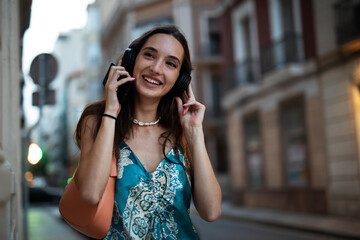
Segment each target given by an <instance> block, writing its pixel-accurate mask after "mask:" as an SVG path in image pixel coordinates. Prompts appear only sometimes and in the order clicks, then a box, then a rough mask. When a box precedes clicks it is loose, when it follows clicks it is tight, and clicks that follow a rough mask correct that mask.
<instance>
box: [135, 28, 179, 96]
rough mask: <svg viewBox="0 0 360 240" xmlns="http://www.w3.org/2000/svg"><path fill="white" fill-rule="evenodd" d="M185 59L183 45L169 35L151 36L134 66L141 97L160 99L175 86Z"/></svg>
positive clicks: (137, 88)
mask: <svg viewBox="0 0 360 240" xmlns="http://www.w3.org/2000/svg"><path fill="white" fill-rule="evenodd" d="M183 58H184V49H183V47H182V45H181V43H180V42H179V41H178V40H177V39H176V38H174V37H173V36H172V35H169V34H163V33H160V34H155V35H153V36H151V37H150V38H149V39H148V40H147V41H146V43H145V44H144V46H143V47H142V48H141V50H140V52H139V53H138V55H137V57H136V61H135V66H134V72H133V73H134V74H133V75H134V77H135V86H136V90H137V92H138V93H139V96H144V97H150V98H158V99H160V98H161V97H163V96H164V95H165V94H166V93H168V92H169V91H170V90H171V88H172V87H173V86H174V84H175V82H176V80H177V78H178V76H179V73H180V69H181V65H182V61H183Z"/></svg>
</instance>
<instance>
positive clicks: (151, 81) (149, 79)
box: [144, 77, 160, 85]
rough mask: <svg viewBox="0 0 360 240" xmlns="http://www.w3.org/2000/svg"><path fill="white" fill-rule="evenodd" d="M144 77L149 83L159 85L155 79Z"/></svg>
mask: <svg viewBox="0 0 360 240" xmlns="http://www.w3.org/2000/svg"><path fill="white" fill-rule="evenodd" d="M144 79H145V80H146V81H147V82H149V83H152V84H156V85H160V83H159V82H157V81H155V80H153V79H151V78H147V77H144Z"/></svg>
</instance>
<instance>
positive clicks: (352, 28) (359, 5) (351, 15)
mask: <svg viewBox="0 0 360 240" xmlns="http://www.w3.org/2000/svg"><path fill="white" fill-rule="evenodd" d="M334 11H335V24H336V38H337V42H338V44H339V45H342V44H346V43H350V42H352V41H354V40H356V42H359V41H360V0H346V1H339V2H338V3H337V4H335V5H334ZM354 45H355V44H354Z"/></svg>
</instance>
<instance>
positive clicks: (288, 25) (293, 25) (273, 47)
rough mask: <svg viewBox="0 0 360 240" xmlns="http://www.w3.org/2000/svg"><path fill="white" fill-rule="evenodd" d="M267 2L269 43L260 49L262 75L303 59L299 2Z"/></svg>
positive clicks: (272, 0)
mask: <svg viewBox="0 0 360 240" xmlns="http://www.w3.org/2000/svg"><path fill="white" fill-rule="evenodd" d="M269 1H270V2H269V3H270V8H269V11H270V14H269V15H270V23H271V24H270V29H271V42H270V43H269V44H268V45H266V46H264V47H263V48H262V49H261V71H262V73H266V72H268V71H270V70H273V69H279V68H282V67H284V65H286V64H288V63H298V62H301V61H302V59H303V58H304V56H303V55H304V51H303V38H302V29H301V14H300V13H301V9H300V2H299V0H269Z"/></svg>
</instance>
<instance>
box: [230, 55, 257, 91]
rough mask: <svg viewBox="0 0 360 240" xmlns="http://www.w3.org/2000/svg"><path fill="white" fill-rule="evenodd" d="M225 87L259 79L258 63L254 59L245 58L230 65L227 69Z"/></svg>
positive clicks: (234, 86)
mask: <svg viewBox="0 0 360 240" xmlns="http://www.w3.org/2000/svg"><path fill="white" fill-rule="evenodd" d="M227 79H228V83H227V89H228V90H231V89H234V88H238V87H242V86H245V85H248V84H252V83H255V82H257V81H258V80H259V63H258V61H257V60H254V59H247V60H245V61H242V62H240V63H236V64H234V65H233V66H231V67H230V68H229V69H228V71H227Z"/></svg>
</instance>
